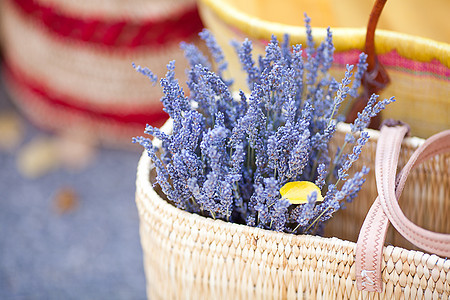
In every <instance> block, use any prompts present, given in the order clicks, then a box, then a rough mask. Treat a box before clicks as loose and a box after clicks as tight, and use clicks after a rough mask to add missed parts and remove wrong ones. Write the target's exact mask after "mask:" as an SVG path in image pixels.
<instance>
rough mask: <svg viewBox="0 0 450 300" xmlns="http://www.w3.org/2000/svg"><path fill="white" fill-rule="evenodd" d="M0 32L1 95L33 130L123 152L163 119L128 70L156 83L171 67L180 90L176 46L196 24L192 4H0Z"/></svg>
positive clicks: (141, 81)
mask: <svg viewBox="0 0 450 300" xmlns="http://www.w3.org/2000/svg"><path fill="white" fill-rule="evenodd" d="M0 28H1V29H2V32H1V34H0V37H2V38H3V52H4V53H3V55H4V66H3V74H4V77H5V79H6V82H7V88H8V91H9V92H10V94H11V97H12V98H13V100H14V101H15V102H16V103H17V105H18V106H19V107H20V108H21V109H22V110H23V112H24V113H25V114H26V115H27V116H28V117H29V119H30V120H31V121H32V122H33V123H35V124H36V125H38V126H40V127H42V128H45V129H49V130H52V131H56V132H65V133H67V132H69V133H70V132H71V131H77V134H80V133H83V134H86V135H87V136H88V137H91V138H92V137H93V138H95V139H96V140H98V141H99V142H100V143H104V144H109V145H111V144H115V145H120V144H122V145H123V144H124V143H130V141H131V137H132V136H135V135H137V134H140V133H141V132H142V129H143V128H144V126H145V124H146V123H150V124H152V125H154V126H159V125H161V124H162V123H164V121H165V120H166V119H167V115H166V114H165V113H164V112H163V111H162V105H161V104H160V102H159V99H160V97H161V90H160V87H159V86H158V85H156V86H152V84H150V83H149V82H148V79H146V78H145V77H144V76H142V75H140V74H138V73H136V72H135V71H134V70H133V68H132V66H131V63H132V62H134V63H136V64H137V65H142V66H147V67H149V68H151V69H152V71H154V73H155V74H156V75H158V76H159V77H161V76H163V75H164V74H165V72H166V68H165V65H166V64H167V62H169V61H170V60H173V59H175V60H176V62H177V70H178V73H179V74H177V76H178V78H180V79H181V80H180V82H181V83H182V82H184V80H183V76H184V69H185V67H186V64H187V63H186V62H185V60H184V59H183V53H182V51H181V50H180V49H179V43H180V41H195V40H196V39H197V33H198V32H199V31H200V30H201V28H202V23H201V21H200V18H199V15H198V12H197V6H196V3H195V1H194V0H169V1H162V0H150V1H126V0H114V1H106V0H102V1H89V0H80V1H67V0H4V1H0Z"/></svg>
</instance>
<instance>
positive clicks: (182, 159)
mask: <svg viewBox="0 0 450 300" xmlns="http://www.w3.org/2000/svg"><path fill="white" fill-rule="evenodd" d="M305 27H306V32H307V41H306V48H305V50H302V47H301V46H300V45H295V46H292V47H291V46H290V43H289V39H288V36H287V35H285V36H284V39H283V42H282V43H281V44H280V43H279V42H278V40H277V38H276V37H275V36H272V38H271V40H270V42H269V43H268V45H267V47H266V49H265V55H264V56H260V57H259V58H258V60H257V61H258V64H256V62H255V60H254V59H253V56H252V43H251V42H250V41H249V40H245V41H244V42H243V43H242V44H241V45H240V46H239V45H236V46H235V48H236V50H237V53H238V56H239V60H240V61H241V64H242V67H243V70H244V71H245V72H246V73H247V84H248V87H249V90H250V92H249V93H248V94H245V93H244V92H243V91H239V97H236V98H237V99H234V98H233V96H232V92H231V90H230V84H231V81H226V80H224V79H223V76H222V75H223V72H224V70H225V69H226V67H227V63H226V61H225V58H224V55H223V51H222V50H221V49H220V47H219V46H218V44H217V42H216V40H215V39H214V37H213V36H212V35H211V34H210V32H209V31H207V30H204V31H203V32H202V33H200V37H201V38H202V39H203V40H204V41H205V43H206V45H207V47H208V48H209V51H210V53H211V56H212V57H213V60H214V65H215V67H216V69H217V72H213V69H212V65H213V63H211V62H209V61H208V60H207V58H206V56H205V55H203V53H201V51H200V50H199V49H198V48H197V47H196V46H194V45H191V44H186V43H183V44H182V45H181V47H182V48H183V50H184V51H185V55H186V57H187V59H188V61H189V63H190V65H191V68H190V70H189V72H188V82H187V85H188V87H189V90H190V93H189V96H186V95H185V94H184V91H183V89H182V88H181V87H180V86H179V84H178V81H177V80H176V79H175V70H174V69H175V64H174V62H170V63H169V64H168V65H167V69H168V72H167V74H166V76H165V77H164V78H162V79H161V80H160V84H161V87H162V89H163V92H164V96H163V97H162V99H161V102H162V103H163V105H164V110H165V111H166V112H167V113H168V114H169V115H170V117H171V118H172V119H173V129H172V133H171V134H166V133H164V132H162V131H161V130H159V129H157V128H154V127H152V126H147V127H146V130H145V133H146V134H149V135H151V136H154V137H156V138H158V139H160V140H161V142H162V143H161V146H160V147H159V148H156V147H154V146H153V144H152V141H151V140H150V139H148V138H144V137H137V138H135V139H134V142H136V143H140V144H141V145H142V146H143V147H144V148H145V149H146V151H147V153H148V155H149V156H150V158H151V160H152V161H153V163H154V166H155V170H156V175H157V176H156V183H157V184H158V185H159V186H160V187H161V190H162V192H163V193H164V194H165V195H166V197H167V199H168V201H169V202H171V203H173V204H174V205H176V206H177V207H179V208H182V209H185V210H187V211H189V212H194V213H199V214H201V215H203V216H207V217H212V218H219V219H224V220H227V221H231V222H238V223H242V224H247V225H249V226H256V227H260V228H265V229H271V230H276V231H285V232H291V233H317V230H318V229H320V228H322V227H323V222H325V221H326V220H328V219H329V218H330V217H331V216H332V215H333V213H334V212H335V211H337V210H338V209H340V208H341V207H342V206H343V203H345V202H348V201H352V200H353V198H354V197H355V196H356V194H357V193H358V191H359V190H360V189H361V186H362V184H363V183H364V178H363V176H364V175H365V174H367V172H368V169H367V168H363V169H362V170H361V171H359V172H356V173H354V175H353V176H352V177H351V176H349V174H351V173H350V168H351V166H352V164H353V163H354V162H355V161H356V160H357V159H359V157H360V155H361V151H362V148H363V146H364V144H365V143H366V141H367V139H368V134H367V132H365V131H364V129H365V128H366V127H367V124H368V123H369V121H370V118H372V117H374V116H375V115H376V114H377V113H379V112H380V111H381V110H382V109H384V108H385V106H386V105H387V104H389V103H391V102H393V101H394V99H393V98H389V99H384V100H382V101H378V97H377V96H375V95H374V96H372V97H371V98H370V100H369V102H368V104H367V106H366V107H365V108H364V110H363V111H362V112H361V113H359V114H358V118H357V119H356V120H355V122H354V123H353V124H351V133H349V134H347V135H346V137H345V143H344V145H343V146H342V147H340V148H338V152H337V153H336V154H334V153H333V154H330V150H329V142H330V140H331V138H332V137H333V135H334V133H335V131H336V124H337V122H338V121H339V120H340V119H341V118H342V116H341V115H339V113H338V111H339V107H340V106H341V104H342V103H343V102H344V101H345V100H346V98H347V97H348V95H350V96H352V97H355V96H356V95H357V90H358V89H359V87H360V85H361V79H362V76H363V74H364V72H365V70H366V68H367V64H366V61H365V60H366V57H367V56H366V55H365V54H361V55H360V59H359V62H358V66H357V71H356V72H355V75H354V78H355V79H354V82H353V85H352V87H351V88H350V83H351V77H352V71H353V66H350V65H347V68H346V72H345V76H344V78H343V79H342V81H341V82H340V83H339V82H337V81H336V80H335V79H334V78H332V77H331V76H330V74H328V71H329V69H330V67H331V64H332V59H333V53H334V45H333V41H332V33H331V30H330V29H328V30H327V36H326V38H325V40H324V41H323V42H322V43H320V44H319V46H318V47H317V48H315V42H314V40H313V37H312V29H311V25H310V19H309V17H308V16H307V15H305ZM303 51H304V52H305V54H306V55H305V56H306V58H304V57H303V56H302V53H303ZM133 66H134V67H135V68H136V70H137V71H139V72H140V73H142V74H144V75H146V76H148V77H149V78H150V80H152V81H156V80H157V78H156V76H154V74H153V73H151V71H150V70H148V69H147V68H141V67H140V66H139V67H136V66H135V65H133ZM358 135H360V137H359V138H358V139H356V137H358ZM346 145H351V146H352V149H351V152H350V153H348V149H346ZM330 155H334V157H333V158H332V157H330ZM298 180H307V181H311V182H315V183H316V185H317V186H318V187H319V189H321V190H322V193H325V191H327V192H326V193H325V197H324V200H323V201H322V202H320V203H317V202H316V200H317V196H318V194H317V193H313V194H312V195H309V197H308V202H307V203H306V204H291V203H290V202H289V201H288V200H287V199H283V198H282V197H281V195H280V192H279V189H280V187H281V186H282V185H284V184H285V183H287V182H291V181H298Z"/></svg>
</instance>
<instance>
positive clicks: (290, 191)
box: [280, 181, 323, 204]
mask: <svg viewBox="0 0 450 300" xmlns="http://www.w3.org/2000/svg"><path fill="white" fill-rule="evenodd" d="M314 191H316V192H317V200H316V201H317V202H322V201H323V197H322V194H321V192H320V189H319V187H318V186H317V185H315V184H314V183H312V182H310V181H293V182H288V183H286V184H285V185H284V186H283V187H282V188H281V189H280V194H281V196H282V197H284V198H286V199H288V200H289V202H291V203H292V204H303V203H307V202H308V196H309V195H311V193H313V192H314Z"/></svg>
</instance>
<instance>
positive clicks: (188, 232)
mask: <svg viewBox="0 0 450 300" xmlns="http://www.w3.org/2000/svg"><path fill="white" fill-rule="evenodd" d="M342 130H344V131H342ZM339 131H342V132H341V134H345V128H344V129H342V128H341V129H339ZM373 134H374V135H375V136H373V137H372V139H371V140H369V142H370V143H371V144H372V145H368V147H367V148H366V149H365V152H363V157H361V158H360V160H362V161H365V162H366V163H367V162H370V160H372V154H373V153H370V151H371V149H374V145H375V143H376V139H377V136H376V132H374V133H373ZM420 143H421V140H420V139H417V138H410V139H408V140H407V141H406V142H405V143H404V147H403V148H402V149H404V150H402V153H401V157H402V160H403V161H405V159H406V157H408V154H409V152H410V151H412V150H413V149H414V148H416V147H417V146H418V145H419V144H420ZM449 164H450V156H449V155H444V156H440V157H439V158H437V159H435V160H434V161H432V162H431V163H430V164H429V165H427V166H425V165H424V166H423V168H420V169H417V170H415V171H414V173H418V174H417V175H414V176H413V175H411V177H410V178H409V181H410V184H408V185H407V186H406V189H405V191H404V194H403V198H404V201H405V202H407V205H406V206H402V208H403V209H404V212H405V214H406V215H407V216H408V217H410V218H411V219H412V220H414V221H416V223H418V224H420V222H417V220H415V219H414V218H415V216H417V215H419V214H420V215H423V214H424V213H427V212H430V211H434V214H435V215H433V216H436V215H440V217H435V219H434V220H435V221H434V222H433V221H432V222H430V221H429V218H425V219H427V220H428V222H429V223H432V225H433V226H432V228H429V229H432V230H435V231H440V232H449V230H450V228H449V227H450V222H449V221H448V219H447V218H446V217H445V214H446V212H448V211H449V209H448V208H449V203H448V201H446V200H448V199H449V195H450V192H449V187H450V177H449V176H448V175H449V170H450V168H448V166H449ZM430 166H431V168H430ZM151 168H152V167H151V162H150V159H149V158H148V157H147V155H146V153H144V154H143V156H142V157H141V161H140V163H139V167H138V173H137V191H136V203H137V207H138V211H139V216H140V220H141V223H140V224H141V225H140V234H141V242H142V247H143V251H144V265H145V272H146V278H147V294H148V297H149V299H356V298H360V297H363V298H367V297H368V298H367V299H401V298H403V297H404V298H405V299H410V298H415V297H418V298H419V299H420V298H422V297H425V298H433V297H437V299H438V298H440V299H448V297H450V261H449V260H446V259H443V258H440V257H438V256H436V255H430V254H427V253H423V252H421V251H415V250H407V249H410V248H401V247H397V246H399V245H402V243H404V240H403V239H402V238H401V237H400V236H399V235H398V233H395V232H392V233H391V234H390V236H388V241H387V243H388V244H390V246H387V247H386V248H385V249H384V254H383V255H384V256H383V257H384V258H383V262H382V269H383V271H382V276H383V286H384V288H383V293H381V294H376V293H367V292H359V291H358V290H357V289H356V283H355V280H356V279H355V263H354V257H355V243H354V242H352V240H356V238H357V235H358V233H359V229H360V224H359V222H360V220H363V219H364V217H365V214H366V213H367V210H365V209H364V207H367V208H368V207H369V206H370V205H371V204H372V202H373V200H374V199H375V198H374V197H375V196H376V195H375V194H374V191H375V189H374V185H375V180H374V178H373V177H372V176H373V173H371V174H370V175H369V176H368V178H367V182H366V186H365V188H364V189H363V190H362V191H361V192H360V194H359V197H358V198H357V199H356V200H355V201H357V203H352V204H349V205H348V206H349V209H348V210H346V211H343V212H344V213H347V212H350V215H351V218H349V216H348V215H347V216H345V215H341V213H342V211H341V212H339V213H337V214H336V216H335V217H333V218H332V222H331V223H330V224H328V225H329V226H328V228H331V229H332V231H331V232H332V233H331V234H332V235H333V236H334V237H332V238H322V237H317V236H307V235H299V236H295V235H291V234H285V233H276V232H272V231H267V230H262V229H257V228H251V227H248V226H244V225H237V224H231V223H226V222H223V221H220V220H212V219H208V218H204V217H201V216H198V215H194V214H190V213H187V212H185V211H182V210H179V209H177V208H175V207H174V206H172V205H171V204H169V203H167V202H166V201H165V200H163V199H162V198H161V197H160V196H159V195H158V193H157V192H156V191H155V190H154V189H153V188H152V187H151V183H150V181H149V178H150V177H149V175H150V170H151ZM442 168H444V169H442ZM420 173H426V174H428V175H425V176H431V178H436V175H440V176H442V178H443V179H442V181H440V183H441V185H440V186H438V185H431V186H430V187H429V188H428V189H425V190H424V192H422V193H415V192H414V191H415V186H416V185H420V186H421V188H422V187H425V186H426V185H427V183H426V182H423V177H422V175H420ZM432 173H434V175H431V174H432ZM421 181H422V182H421ZM425 193H426V194H425ZM437 195H439V196H438V197H436V196H437ZM436 202H438V203H440V204H439V205H440V206H439V205H438V206H436ZM445 202H447V203H445ZM412 203H421V206H420V209H418V207H414V205H412ZM352 208H353V209H352ZM350 209H351V210H350ZM419 221H420V220H419ZM361 222H362V221H361ZM420 225H421V224H420ZM425 227H426V226H425ZM392 245H393V246H392ZM404 245H405V244H404Z"/></svg>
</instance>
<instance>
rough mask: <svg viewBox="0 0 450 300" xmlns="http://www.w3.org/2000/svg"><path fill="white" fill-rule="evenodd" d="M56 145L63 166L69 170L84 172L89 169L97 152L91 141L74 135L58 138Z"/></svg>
mask: <svg viewBox="0 0 450 300" xmlns="http://www.w3.org/2000/svg"><path fill="white" fill-rule="evenodd" d="M55 144H56V147H57V150H58V158H59V160H60V162H61V165H62V166H64V167H65V168H67V169H69V170H82V169H84V168H85V167H87V166H88V165H89V164H90V163H91V162H92V160H93V159H94V157H95V154H96V151H97V149H96V147H95V146H94V144H93V143H92V142H91V141H90V140H88V139H86V138H83V137H77V136H74V135H70V136H69V135H62V136H58V137H56V138H55Z"/></svg>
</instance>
